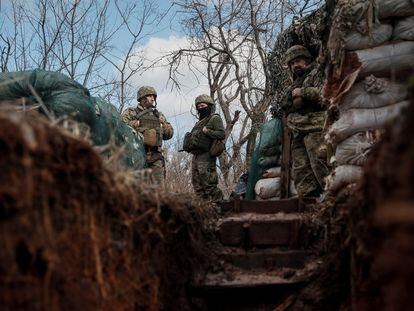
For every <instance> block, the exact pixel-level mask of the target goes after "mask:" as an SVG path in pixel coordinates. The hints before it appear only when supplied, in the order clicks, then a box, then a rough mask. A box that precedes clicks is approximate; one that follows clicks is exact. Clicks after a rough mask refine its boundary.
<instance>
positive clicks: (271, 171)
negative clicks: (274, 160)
mask: <svg viewBox="0 0 414 311" xmlns="http://www.w3.org/2000/svg"><path fill="white" fill-rule="evenodd" d="M274 177H280V166H278V167H271V168H268V169H267V170H265V171H264V173H263V178H274Z"/></svg>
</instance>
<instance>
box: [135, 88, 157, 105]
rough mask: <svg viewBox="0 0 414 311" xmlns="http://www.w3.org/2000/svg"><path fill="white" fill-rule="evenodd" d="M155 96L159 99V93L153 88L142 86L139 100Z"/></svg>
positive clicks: (138, 95) (138, 96) (139, 91)
mask: <svg viewBox="0 0 414 311" xmlns="http://www.w3.org/2000/svg"><path fill="white" fill-rule="evenodd" d="M148 95H154V98H155V99H157V91H156V90H155V89H154V88H153V87H152V86H141V87H140V88H139V90H138V93H137V99H138V101H140V99H141V98H143V97H145V96H148Z"/></svg>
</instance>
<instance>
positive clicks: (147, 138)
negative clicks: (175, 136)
mask: <svg viewBox="0 0 414 311" xmlns="http://www.w3.org/2000/svg"><path fill="white" fill-rule="evenodd" d="M143 134H144V144H145V145H147V146H149V147H155V146H157V131H156V130H155V129H146V130H145V131H144V133H143Z"/></svg>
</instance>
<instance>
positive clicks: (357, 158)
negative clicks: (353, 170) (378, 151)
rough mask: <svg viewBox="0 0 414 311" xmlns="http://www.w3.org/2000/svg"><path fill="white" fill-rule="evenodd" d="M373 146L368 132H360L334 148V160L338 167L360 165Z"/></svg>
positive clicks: (372, 139) (372, 140)
mask: <svg viewBox="0 0 414 311" xmlns="http://www.w3.org/2000/svg"><path fill="white" fill-rule="evenodd" d="M373 145H374V138H373V137H372V135H371V134H370V133H369V132H360V133H357V134H355V135H352V136H351V137H349V138H347V139H345V140H343V141H342V142H340V143H339V144H338V145H337V146H336V151H335V159H336V162H337V163H338V164H339V165H345V164H351V165H362V164H364V163H365V161H366V159H367V157H368V153H369V152H370V150H371V148H372V146H373Z"/></svg>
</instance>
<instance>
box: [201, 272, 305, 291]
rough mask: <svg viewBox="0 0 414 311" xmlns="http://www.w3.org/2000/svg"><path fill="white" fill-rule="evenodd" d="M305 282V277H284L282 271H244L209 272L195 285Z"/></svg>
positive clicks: (261, 285)
mask: <svg viewBox="0 0 414 311" xmlns="http://www.w3.org/2000/svg"><path fill="white" fill-rule="evenodd" d="M299 283H303V278H298V277H295V276H294V275H293V276H292V277H290V278H286V277H284V276H283V275H282V274H281V273H280V271H273V272H272V271H270V272H269V271H266V272H258V271H243V270H235V271H232V272H226V273H225V272H221V273H211V274H207V275H206V276H205V278H203V280H202V281H200V282H198V283H195V284H194V285H193V286H194V287H197V288H199V289H215V290H218V289H247V288H264V287H280V286H281V287H285V286H289V285H294V284H299Z"/></svg>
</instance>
